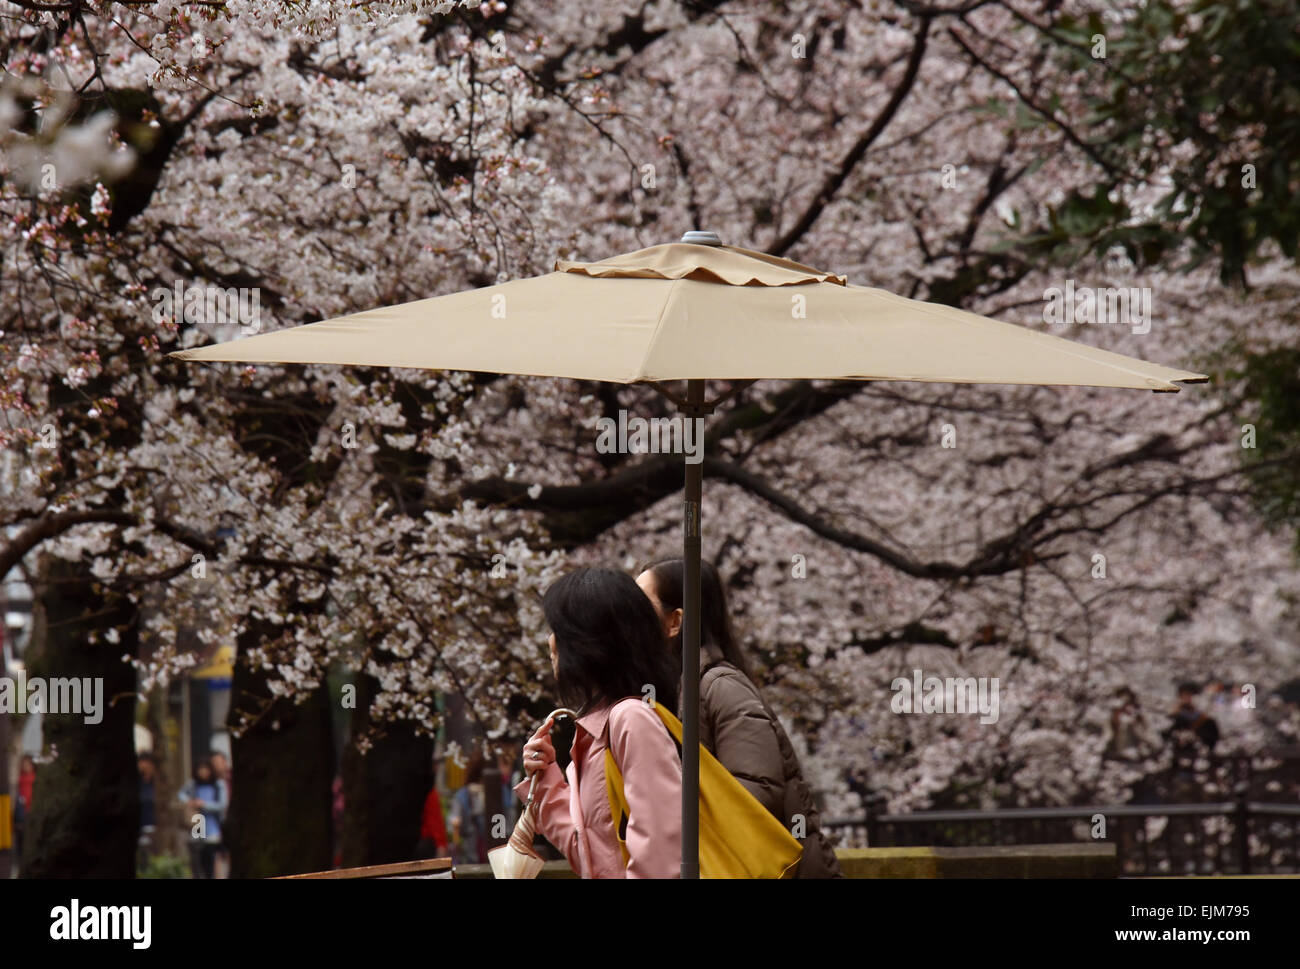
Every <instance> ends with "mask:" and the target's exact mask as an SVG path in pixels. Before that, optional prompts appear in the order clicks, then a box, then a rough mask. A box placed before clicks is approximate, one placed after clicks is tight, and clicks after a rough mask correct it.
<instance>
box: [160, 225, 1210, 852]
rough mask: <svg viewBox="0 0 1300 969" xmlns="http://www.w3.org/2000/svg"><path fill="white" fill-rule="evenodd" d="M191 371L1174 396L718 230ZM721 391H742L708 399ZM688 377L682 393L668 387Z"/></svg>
mask: <svg viewBox="0 0 1300 969" xmlns="http://www.w3.org/2000/svg"><path fill="white" fill-rule="evenodd" d="M172 356H176V357H179V358H181V359H184V360H206V361H238V362H243V363H314V364H340V365H348V364H351V365H360V366H370V367H376V366H388V367H412V368H427V369H434V370H472V371H483V372H488V373H513V374H529V375H535V376H549V377H571V378H578V379H585V380H606V381H613V382H616V383H640V382H645V383H651V384H652V385H654V386H655V387H656V389H657V390H659V391H660V392H661V393H663V394H664V395H665V396H667V397H668V398H669V399H671V400H672V401H673V402H674V403H676V404H677V405H678V407H679V409H680V410H681V411H682V412H683V413H684V414H686V415H687V416H692V417H703V416H704V415H706V414H709V413H712V411H713V408H714V407H715V406H716V405H717V404H718V403H719V402H720V401H721V400H723V399H725V397H727V396H730V393H734V392H735V391H736V390H738V389H739V387H741V386H745V385H746V384H747V382H751V381H754V380H759V379H765V378H767V379H809V378H826V379H861V380H918V381H926V382H943V383H994V384H1040V385H1062V386H1065V385H1075V386H1090V387H1125V388H1135V389H1138V390H1153V391H1177V390H1178V389H1179V388H1178V384H1180V383H1199V382H1203V381H1205V380H1207V379H1208V378H1207V377H1206V376H1205V375H1203V374H1198V373H1192V372H1190V371H1187V370H1177V369H1174V368H1171V367H1164V366H1160V365H1158V364H1152V363H1146V362H1145V361H1142V360H1137V359H1135V358H1133V357H1126V356H1123V355H1122V354H1118V353H1111V352H1109V351H1106V350H1098V349H1095V348H1093V347H1087V346H1083V345H1081V344H1078V343H1074V342H1071V341H1069V340H1064V339H1061V338H1060V337H1056V336H1052V335H1050V334H1047V333H1041V332H1038V331H1035V330H1030V329H1027V328H1025V327H1022V326H1016V325H1013V324H1010V323H1001V322H998V321H997V320H992V319H988V318H986V317H982V316H978V315H976V314H974V313H967V312H964V311H962V310H958V309H952V308H950V307H946V306H940V305H937V304H934V303H925V302H920V301H917V300H911V299H906V298H904V297H901V296H895V295H894V294H892V293H889V292H886V291H884V290H880V289H872V288H870V287H863V286H852V285H849V284H848V282H847V281H846V280H845V279H844V277H843V276H839V275H836V274H834V273H829V272H823V271H820V270H817V269H813V268H811V267H809V266H803V265H800V264H799V263H795V262H790V261H789V260H786V259H779V258H776V257H774V256H770V255H767V254H765V253H761V252H754V251H752V250H749V249H740V248H736V247H734V246H723V245H721V244H719V241H718V239H717V237H716V236H715V235H714V234H713V233H710V232H689V233H687V234H686V236H684V237H683V239H682V242H680V243H672V244H669V245H660V246H651V247H650V248H648V249H641V250H638V251H637V252H631V253H627V254H625V255H621V256H615V257H613V258H610V259H605V260H602V261H599V262H569V261H565V260H561V261H559V262H557V263H556V266H555V271H554V272H551V273H547V274H545V275H542V276H535V277H532V278H528V279H519V280H514V281H511V282H507V283H501V284H500V285H496V286H487V287H484V288H482V289H475V290H470V291H468V292H463V293H455V294H452V295H449V296H438V297H433V298H431V299H423V300H417V301H415V302H411V303H403V304H401V305H399V306H386V307H381V308H379V309H373V310H366V311H364V312H361V313H353V314H351V315H349V316H343V317H339V318H338V319H333V320H325V321H324V322H321V323H310V324H307V325H305V326H298V327H292V328H290V329H287V330H280V331H277V332H274V333H265V334H261V335H258V336H251V337H246V338H244V339H239V340H233V341H230V342H228V343H221V344H217V345H215V346H207V347H197V348H194V349H190V350H181V351H178V352H176V353H174V354H172ZM709 379H717V380H731V381H738V382H740V383H739V385H738V386H733V388H732V390H731V391H730V392H729V393H728V394H726V395H724V396H723V397H720V398H717V399H715V400H712V401H706V400H705V399H704V390H705V381H706V380H709ZM672 380H685V381H687V385H686V393H685V395H684V396H683V395H679V394H677V393H674V392H672V391H669V390H668V389H667V388H664V387H661V386H660V385H659V383H658V382H660V381H672ZM685 468H686V487H685V527H684V542H683V547H684V556H685V561H686V580H685V584H686V588H685V589H684V592H685V595H684V600H685V602H684V609H683V613H684V616H683V634H682V669H683V670H687V671H690V670H696V669H699V636H700V625H699V611H700V599H699V595H700V593H699V558H700V490H701V465H700V464H699V463H691V462H689V461H688V462H686V465H685ZM682 698H683V709H684V713H685V718H684V723H683V727H684V731H683V752H682V757H683V760H682V767H683V785H682V875H683V877H695V876H696V875H697V874H698V806H699V805H698V784H699V680H698V678H697V677H693V676H689V675H688V676H685V677H683V693H682Z"/></svg>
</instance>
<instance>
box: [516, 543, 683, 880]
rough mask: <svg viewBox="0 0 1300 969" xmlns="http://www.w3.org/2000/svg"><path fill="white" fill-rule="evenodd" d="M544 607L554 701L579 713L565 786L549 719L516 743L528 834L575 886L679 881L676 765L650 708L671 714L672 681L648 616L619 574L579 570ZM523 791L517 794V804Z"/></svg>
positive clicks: (673, 749)
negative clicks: (610, 781) (563, 864)
mask: <svg viewBox="0 0 1300 969" xmlns="http://www.w3.org/2000/svg"><path fill="white" fill-rule="evenodd" d="M542 609H543V611H544V612H545V614H546V622H547V624H548V625H549V626H550V627H551V636H550V640H549V645H550V649H551V666H552V669H553V670H554V671H555V679H556V683H557V685H558V687H559V694H560V700H561V702H563V703H564V704H565V705H567V706H569V707H571V708H572V709H573V710H574V711H575V712H576V713H577V714H578V719H577V725H578V729H577V730H576V731H575V732H574V738H573V745H572V747H571V756H572V759H571V761H570V763H569V766H568V770H567V772H566V774H567V779H568V783H567V785H566V784H565V778H566V774H562V773H561V772H560V768H559V766H558V765H557V764H556V762H555V748H554V747H553V746H552V744H551V739H550V731H551V720H549V719H548V720H547V721H546V722H545V723H544V724H542V726H541V727H540V728H538V730H537V732H536V733H534V734H533V736H532V737H531V738H530V739H529V741H528V743H527V744H525V745H524V772H525V773H526V774H527V775H528V776H529V777H530V778H531V777H532V775H533V774H537V785H536V788H535V789H534V792H533V796H534V810H535V812H536V815H537V819H538V820H537V830H538V831H540V832H541V833H542V835H544V836H545V837H546V839H547V840H548V841H550V842H551V844H553V845H555V846H556V847H557V848H559V849H560V850H561V851H562V852H564V856H565V857H566V858H567V859H568V860H569V864H570V866H571V867H572V868H573V870H574V871H575V872H577V873H578V874H579V875H580V876H582V877H583V878H676V877H678V876H679V875H680V874H681V839H682V830H681V802H682V764H681V759H680V756H679V754H678V752H677V745H676V743H675V742H674V741H673V738H672V736H671V735H670V734H669V733H668V729H667V728H666V727H665V726H664V724H663V721H662V720H660V719H659V715H658V714H657V713H656V712H655V710H654V703H655V702H656V701H658V702H660V703H663V704H664V705H665V706H666V707H668V709H670V710H672V709H675V708H676V705H677V684H678V679H679V677H678V675H677V670H676V668H675V664H673V662H672V661H671V657H670V656H669V655H668V652H667V648H666V644H665V642H664V637H663V633H662V631H661V629H662V627H661V626H660V624H659V620H658V617H657V616H656V615H655V611H654V608H653V607H652V606H651V605H650V602H649V600H647V599H646V597H645V596H644V595H643V594H642V592H641V590H640V589H639V588H637V585H636V583H635V582H633V581H632V579H631V577H630V576H628V575H626V574H625V573H623V572H618V571H615V570H613V569H594V568H583V569H578V570H576V571H574V572H570V573H568V574H567V575H565V576H563V577H562V578H560V579H559V580H558V581H557V582H555V584H554V585H552V586H551V587H550V588H549V589H547V590H546V595H545V596H544V597H543V599H542ZM606 751H609V752H610V753H612V754H613V757H614V762H615V764H616V766H617V767H618V769H619V772H620V773H621V774H622V776H623V788H624V795H625V797H626V800H627V815H628V816H627V824H626V829H625V832H623V835H624V836H623V839H622V840H623V841H624V842H625V845H626V854H625V853H624V848H623V847H621V846H620V844H619V837H618V835H619V833H620V832H618V831H616V830H615V827H614V820H613V813H612V811H611V810H610V803H609V791H608V789H607V787H606V782H605V752H606ZM528 786H529V782H528V780H524V781H523V782H521V783H520V784H519V785H518V786H517V787H516V788H515V791H516V792H517V793H518V794H519V797H520V799H521V800H523V799H524V798H526V797H527V796H528Z"/></svg>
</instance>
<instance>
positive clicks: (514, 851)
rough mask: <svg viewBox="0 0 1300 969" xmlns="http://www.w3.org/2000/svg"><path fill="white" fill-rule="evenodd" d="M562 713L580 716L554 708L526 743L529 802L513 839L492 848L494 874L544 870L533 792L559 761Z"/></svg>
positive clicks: (533, 874) (530, 875)
mask: <svg viewBox="0 0 1300 969" xmlns="http://www.w3.org/2000/svg"><path fill="white" fill-rule="evenodd" d="M562 715H563V716H569V717H573V718H574V719H575V720H576V719H577V717H578V715H577V714H576V713H574V712H573V711H572V710H569V709H567V708H565V707H560V708H559V709H557V710H552V711H551V712H550V714H549V715H548V716H547V718H546V722H545V723H543V724H542V725H541V726H540V727H538V728H537V730H536V731H535V732H534V733H533V735H532V737H530V738H529V739H528V743H526V744H525V745H524V773H525V774H527V775H528V776H529V777H530V778H531V780H530V781H529V784H528V802H527V803H526V804H525V805H524V813H523V814H521V815H520V816H519V821H518V822H517V823H516V824H515V829H514V831H512V832H511V833H510V840H509V841H508V842H506V843H505V844H504V845H502V846H501V847H499V848H493V849H492V850H491V851H489V852H488V862H489V863H490V864H491V865H492V874H493V875H494V876H495V877H497V878H536V877H537V874H538V872H540V871H541V870H542V865H543V863H544V862H543V859H542V857H541V855H539V854H538V853H537V852H536V851H534V850H533V838H534V836H536V834H537V816H536V814H535V813H534V808H533V793H534V791H535V790H536V789H537V778H538V777H539V776H540V774H541V773H542V771H544V770H545V769H546V768H547V766H548V765H550V764H553V763H554V762H555V747H554V745H552V743H551V726H552V725H553V724H554V723H555V718H556V717H558V716H562Z"/></svg>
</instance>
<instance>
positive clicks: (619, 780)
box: [605, 697, 682, 868]
mask: <svg viewBox="0 0 1300 969" xmlns="http://www.w3.org/2000/svg"><path fill="white" fill-rule="evenodd" d="M636 699H637V700H638V702H644V701H643V700H642V698H640V697H637V698H636ZM620 702H621V701H620ZM655 712H656V713H657V714H658V715H659V719H660V720H661V721H663V725H664V726H665V727H666V728H667V729H668V735H669V736H670V737H672V738H673V743H675V744H676V745H677V756H679V757H680V756H681V753H682V725H681V723H680V721H678V719H677V718H676V717H674V716H673V715H672V713H670V712H669V710H668V708H667V707H665V706H664V705H663V704H662V703H659V702H656V703H655ZM611 734H612V728H611V727H610V726H609V724H608V723H606V726H605V735H606V738H607V739H612V738H611ZM605 796H606V797H607V798H609V816H610V818H612V819H613V822H614V839H615V840H616V841H617V842H618V850H619V853H620V854H621V855H622V856H623V867H624V868H626V867H627V862H628V857H629V856H628V853H627V822H628V818H630V817H631V816H632V814H631V811H630V810H629V809H628V805H627V794H626V793H625V792H624V790H623V772H622V771H621V770H619V767H618V761H617V760H615V759H614V751H613V750H612V749H611V745H609V744H607V745H606V747H605Z"/></svg>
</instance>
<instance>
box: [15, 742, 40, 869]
mask: <svg viewBox="0 0 1300 969" xmlns="http://www.w3.org/2000/svg"><path fill="white" fill-rule="evenodd" d="M35 783H36V761H35V760H33V759H32V755H31V754H23V756H22V760H20V761H19V762H18V797H17V800H15V801H14V857H15V858H17V859H18V864H19V865H21V864H22V859H23V832H24V830H25V829H26V827H27V819H28V818H29V817H30V816H31V813H32V786H33V785H34V784H35Z"/></svg>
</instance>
